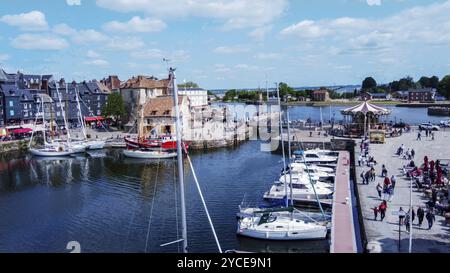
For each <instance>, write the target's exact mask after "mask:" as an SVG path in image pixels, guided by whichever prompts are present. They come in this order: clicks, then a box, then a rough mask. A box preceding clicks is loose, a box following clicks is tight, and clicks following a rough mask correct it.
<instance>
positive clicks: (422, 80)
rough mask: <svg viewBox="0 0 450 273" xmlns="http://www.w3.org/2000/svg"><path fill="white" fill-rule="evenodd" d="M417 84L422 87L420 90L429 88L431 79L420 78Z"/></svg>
mask: <svg viewBox="0 0 450 273" xmlns="http://www.w3.org/2000/svg"><path fill="white" fill-rule="evenodd" d="M419 83H420V85H421V86H422V88H430V87H431V78H428V77H422V78H420V80H419Z"/></svg>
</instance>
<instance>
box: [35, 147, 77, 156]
mask: <svg viewBox="0 0 450 273" xmlns="http://www.w3.org/2000/svg"><path fill="white" fill-rule="evenodd" d="M30 153H31V154H32V155H34V156H40V157H61V156H70V155H71V154H73V152H72V151H62V152H59V151H46V150H38V149H30Z"/></svg>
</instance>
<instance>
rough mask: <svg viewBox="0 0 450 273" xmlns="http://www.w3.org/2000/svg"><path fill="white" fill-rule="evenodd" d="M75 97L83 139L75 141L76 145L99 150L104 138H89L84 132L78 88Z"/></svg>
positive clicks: (102, 146) (104, 143)
mask: <svg viewBox="0 0 450 273" xmlns="http://www.w3.org/2000/svg"><path fill="white" fill-rule="evenodd" d="M67 89H68V84H67V83H66V90H67ZM75 99H76V101H77V110H78V122H79V123H80V124H81V130H82V132H83V136H84V139H83V140H79V141H76V142H75V143H77V144H78V145H83V146H85V148H86V149H87V150H101V149H103V148H105V145H106V141H104V140H89V139H88V137H87V134H86V123H85V120H84V117H83V112H82V111H81V105H80V97H79V93H78V89H77V88H75Z"/></svg>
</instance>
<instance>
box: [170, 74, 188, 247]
mask: <svg viewBox="0 0 450 273" xmlns="http://www.w3.org/2000/svg"><path fill="white" fill-rule="evenodd" d="M169 72H170V74H169V77H170V79H171V80H172V86H173V103H174V108H175V126H176V129H175V130H176V134H177V136H176V138H177V159H178V180H179V183H180V196H181V200H180V201H181V226H182V229H181V233H182V237H183V252H184V253H187V252H188V239H187V221H186V201H185V196H184V171H183V151H182V149H181V144H182V133H181V130H182V127H181V121H180V108H179V105H178V86H177V78H176V75H175V69H174V68H170V69H169Z"/></svg>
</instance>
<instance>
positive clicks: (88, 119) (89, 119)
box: [84, 117, 105, 122]
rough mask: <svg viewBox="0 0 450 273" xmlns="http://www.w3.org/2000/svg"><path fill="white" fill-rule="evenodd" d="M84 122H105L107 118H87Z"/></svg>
mask: <svg viewBox="0 0 450 273" xmlns="http://www.w3.org/2000/svg"><path fill="white" fill-rule="evenodd" d="M84 120H85V121H87V122H93V121H103V120H105V118H104V117H85V118H84Z"/></svg>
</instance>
